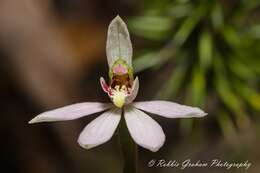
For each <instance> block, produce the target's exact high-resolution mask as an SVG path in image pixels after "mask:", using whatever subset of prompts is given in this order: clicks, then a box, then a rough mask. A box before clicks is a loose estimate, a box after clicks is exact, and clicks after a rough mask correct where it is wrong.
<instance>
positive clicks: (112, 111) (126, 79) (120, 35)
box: [29, 16, 206, 152]
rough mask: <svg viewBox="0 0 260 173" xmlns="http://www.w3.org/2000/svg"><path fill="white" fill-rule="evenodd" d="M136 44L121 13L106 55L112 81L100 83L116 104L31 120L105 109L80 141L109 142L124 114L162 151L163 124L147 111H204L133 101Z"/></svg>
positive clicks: (144, 141)
mask: <svg viewBox="0 0 260 173" xmlns="http://www.w3.org/2000/svg"><path fill="white" fill-rule="evenodd" d="M132 52H133V50H132V44H131V41H130V36H129V33H128V30H127V27H126V24H125V23H124V22H123V20H122V19H121V18H120V17H119V16H117V17H115V18H114V19H113V20H112V22H111V23H110V25H109V27H108V33H107V43H106V54H107V61H108V65H109V83H108V84H107V83H106V82H105V80H104V78H103V77H101V78H100V84H101V86H102V89H103V90H104V92H105V93H107V95H108V96H109V98H110V99H111V101H112V103H100V102H84V103H77V104H72V105H69V106H65V107H62V108H58V109H55V110H51V111H47V112H43V113H41V114H39V115H38V116H36V117H35V118H33V119H32V120H31V121H30V122H29V123H30V124H31V123H39V122H49V121H64V120H73V119H77V118H81V117H83V116H87V115H90V114H94V113H97V112H102V111H105V112H104V113H102V114H101V115H100V116H98V117H97V118H96V119H94V120H93V121H92V122H90V123H89V124H88V125H87V126H86V127H85V128H84V130H83V131H82V132H81V134H80V136H79V138H78V143H79V145H80V146H82V147H83V148H86V149H90V148H93V147H96V146H98V145H101V144H103V143H105V142H107V141H108V140H109V139H110V138H111V137H112V136H113V134H114V132H115V130H116V129H117V126H118V124H119V122H120V119H121V117H122V116H123V117H124V119H125V121H126V125H127V128H128V130H129V133H130V135H131V137H132V138H133V140H134V141H135V143H136V144H138V145H139V146H141V147H143V148H146V149H148V150H150V151H153V152H156V151H158V150H159V149H160V148H161V147H162V145H163V144H164V142H165V134H164V132H163V130H162V128H161V126H160V125H159V124H158V123H157V122H156V121H155V120H153V119H152V118H151V117H150V116H148V115H147V114H146V113H145V112H149V113H152V114H157V115H160V116H163V117H166V118H190V117H203V116H205V115H206V113H205V112H204V111H202V110H201V109H199V108H196V107H190V106H184V105H180V104H177V103H174V102H169V101H161V100H155V101H143V102H133V101H134V99H135V98H136V96H137V93H138V90H139V81H138V77H136V78H135V79H134V75H133V67H132Z"/></svg>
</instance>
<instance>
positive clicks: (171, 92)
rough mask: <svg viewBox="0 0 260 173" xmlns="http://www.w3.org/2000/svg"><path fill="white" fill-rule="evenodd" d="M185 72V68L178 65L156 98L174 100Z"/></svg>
mask: <svg viewBox="0 0 260 173" xmlns="http://www.w3.org/2000/svg"><path fill="white" fill-rule="evenodd" d="M186 71H187V66H184V65H178V66H177V68H176V69H175V70H173V72H172V74H170V78H169V79H168V81H167V82H166V83H165V84H164V85H163V86H162V88H161V89H160V90H159V92H158V93H157V94H156V98H160V99H170V98H175V97H176V94H177V92H178V90H179V89H180V86H181V84H182V83H183V81H184V78H185V75H186Z"/></svg>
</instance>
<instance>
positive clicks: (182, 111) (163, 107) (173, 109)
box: [133, 100, 207, 118]
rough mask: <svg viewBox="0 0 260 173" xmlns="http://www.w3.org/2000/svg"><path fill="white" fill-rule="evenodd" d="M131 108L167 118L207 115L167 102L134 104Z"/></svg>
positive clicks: (198, 110)
mask: <svg viewBox="0 0 260 173" xmlns="http://www.w3.org/2000/svg"><path fill="white" fill-rule="evenodd" d="M133 106H134V107H136V108H138V109H141V110H143V111H146V112H150V113H153V114H157V115H161V116H163V117H167V118H190V117H203V116H205V115H207V113H205V112H204V111H203V110H201V109H199V108H197V107H191V106H185V105H180V104H177V103H174V102H169V101H159V100H157V101H145V102H135V103H133Z"/></svg>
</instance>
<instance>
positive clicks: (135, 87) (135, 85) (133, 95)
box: [126, 77, 139, 104]
mask: <svg viewBox="0 0 260 173" xmlns="http://www.w3.org/2000/svg"><path fill="white" fill-rule="evenodd" d="M138 90H139V80H138V77H136V78H135V80H134V82H133V86H132V89H131V91H130V95H129V96H128V97H127V98H126V104H129V103H132V102H133V101H134V99H135V98H136V96H137V94H138Z"/></svg>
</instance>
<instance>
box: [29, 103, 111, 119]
mask: <svg viewBox="0 0 260 173" xmlns="http://www.w3.org/2000/svg"><path fill="white" fill-rule="evenodd" d="M112 106H113V105H112V104H110V103H99V102H85V103H77V104H73V105H69V106H65V107H61V108H58V109H54V110H51V111H47V112H43V113H41V114H39V115H38V116H36V117H35V118H33V119H32V120H31V121H29V124H32V123H39V122H49V121H65V120H73V119H77V118H80V117H83V116H86V115H90V114H94V113H97V112H101V111H104V110H106V109H108V108H111V107H112Z"/></svg>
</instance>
